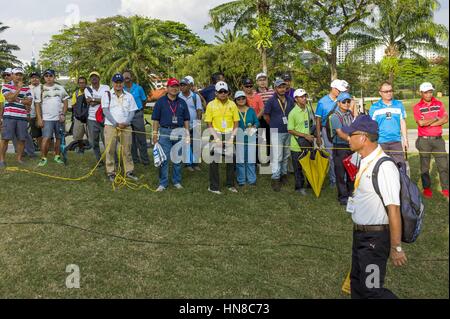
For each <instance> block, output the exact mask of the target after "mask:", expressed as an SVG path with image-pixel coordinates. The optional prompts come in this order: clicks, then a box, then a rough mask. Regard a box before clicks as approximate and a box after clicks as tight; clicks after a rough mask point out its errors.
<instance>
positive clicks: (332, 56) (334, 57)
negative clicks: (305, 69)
mask: <svg viewBox="0 0 450 319" xmlns="http://www.w3.org/2000/svg"><path fill="white" fill-rule="evenodd" d="M329 65H330V71H331V81H334V80H337V78H338V72H337V45H336V44H334V43H333V42H331V54H330V58H329Z"/></svg>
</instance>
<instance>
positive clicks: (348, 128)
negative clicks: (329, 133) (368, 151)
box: [341, 126, 356, 135]
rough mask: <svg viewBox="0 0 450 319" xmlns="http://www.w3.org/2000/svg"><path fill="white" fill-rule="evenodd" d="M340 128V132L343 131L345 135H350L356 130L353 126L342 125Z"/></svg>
mask: <svg viewBox="0 0 450 319" xmlns="http://www.w3.org/2000/svg"><path fill="white" fill-rule="evenodd" d="M341 130H342V132H344V133H345V134H347V135H350V134H352V133H353V132H356V130H355V129H354V128H352V127H351V126H343V127H342V129H341Z"/></svg>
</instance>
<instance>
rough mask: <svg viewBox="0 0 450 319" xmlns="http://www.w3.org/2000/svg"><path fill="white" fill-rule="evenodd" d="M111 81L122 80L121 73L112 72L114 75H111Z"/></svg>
mask: <svg viewBox="0 0 450 319" xmlns="http://www.w3.org/2000/svg"><path fill="white" fill-rule="evenodd" d="M111 81H112V82H114V83H117V82H123V75H122V73H116V74H114V76H113V77H112V80H111Z"/></svg>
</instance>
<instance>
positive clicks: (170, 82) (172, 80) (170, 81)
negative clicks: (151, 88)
mask: <svg viewBox="0 0 450 319" xmlns="http://www.w3.org/2000/svg"><path fill="white" fill-rule="evenodd" d="M176 85H180V81H178V80H177V79H175V78H170V79H168V80H167V85H166V86H167V87H169V86H176Z"/></svg>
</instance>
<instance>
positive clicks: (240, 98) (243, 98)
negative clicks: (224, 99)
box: [236, 96, 247, 101]
mask: <svg viewBox="0 0 450 319" xmlns="http://www.w3.org/2000/svg"><path fill="white" fill-rule="evenodd" d="M246 99H247V98H246V97H245V96H241V97H238V98H237V99H236V101H241V100H246Z"/></svg>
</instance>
